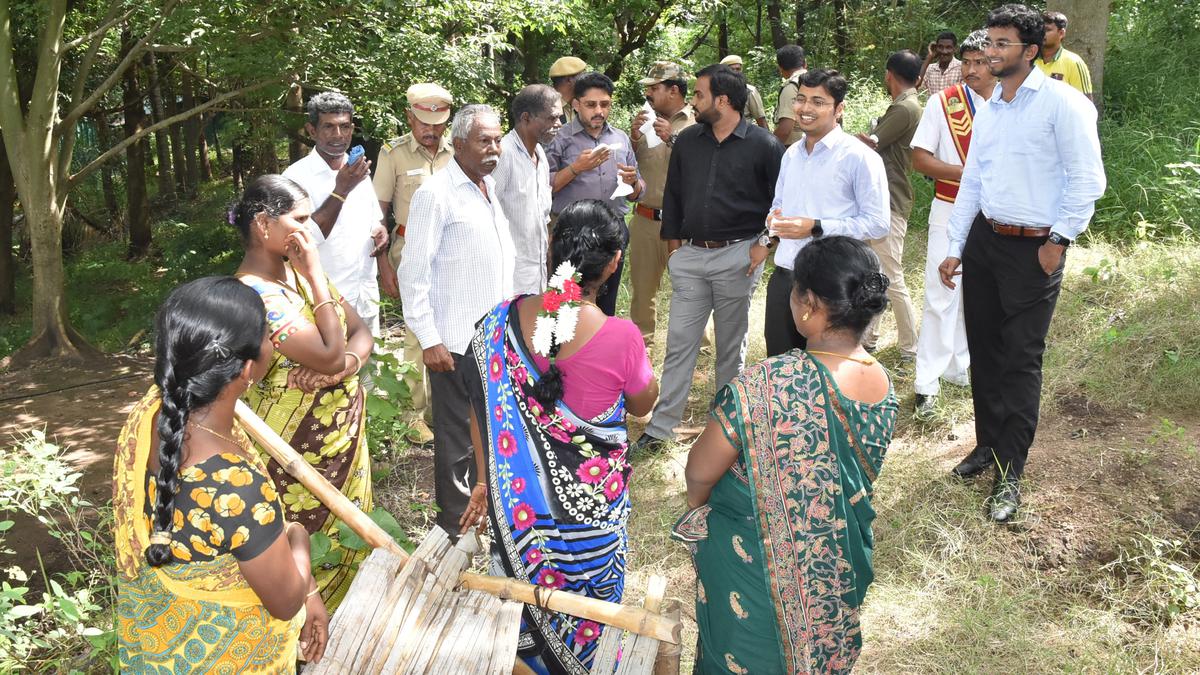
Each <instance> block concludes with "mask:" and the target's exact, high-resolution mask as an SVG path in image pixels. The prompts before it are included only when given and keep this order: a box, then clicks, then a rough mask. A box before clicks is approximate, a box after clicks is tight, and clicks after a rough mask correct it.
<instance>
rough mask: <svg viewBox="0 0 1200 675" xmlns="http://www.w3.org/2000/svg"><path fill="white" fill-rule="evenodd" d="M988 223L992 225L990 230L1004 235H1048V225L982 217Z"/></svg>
mask: <svg viewBox="0 0 1200 675" xmlns="http://www.w3.org/2000/svg"><path fill="white" fill-rule="evenodd" d="M983 219H984V220H986V221H987V224H988V225H991V226H992V232H995V233H996V234H1002V235H1004V236H1006V237H1049V236H1050V228H1049V227H1034V226H1032V225H1009V224H1008V223H1001V222H999V221H995V220H992V219H991V218H988V217H987V216H984V217H983Z"/></svg>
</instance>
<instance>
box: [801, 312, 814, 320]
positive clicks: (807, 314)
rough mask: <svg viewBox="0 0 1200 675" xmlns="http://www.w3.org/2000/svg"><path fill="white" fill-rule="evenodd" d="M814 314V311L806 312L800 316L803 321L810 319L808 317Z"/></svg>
mask: <svg viewBox="0 0 1200 675" xmlns="http://www.w3.org/2000/svg"><path fill="white" fill-rule="evenodd" d="M810 316H812V312H805V313H804V316H802V317H800V320H801V321H808V317H810Z"/></svg>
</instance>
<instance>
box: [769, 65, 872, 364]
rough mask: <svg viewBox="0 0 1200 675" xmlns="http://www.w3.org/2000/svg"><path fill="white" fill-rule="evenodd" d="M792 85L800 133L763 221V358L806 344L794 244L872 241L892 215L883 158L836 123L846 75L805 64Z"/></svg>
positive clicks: (782, 166)
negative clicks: (771, 263)
mask: <svg viewBox="0 0 1200 675" xmlns="http://www.w3.org/2000/svg"><path fill="white" fill-rule="evenodd" d="M798 84H799V89H798V90H797V91H796V98H795V103H794V105H793V107H794V114H795V116H796V126H797V128H798V129H799V130H800V131H802V132H803V134H804V135H803V136H801V137H800V140H798V141H796V142H795V143H793V144H792V145H791V147H789V148H788V149H787V152H786V153H784V155H783V161H782V163H781V164H780V167H779V178H778V179H777V180H776V183H775V197H774V201H773V202H772V204H771V216H770V218H769V220H768V225H769V227H770V234H771V236H772V237H778V239H779V249H778V250H777V251H776V252H775V271H774V272H773V273H772V274H771V280H770V281H768V282H767V308H766V322H765V326H764V333H765V337H766V341H767V356H775V355H777V354H782V353H784V352H786V351H788V350H789V349H796V348H799V349H804V347H805V345H806V341H805V339H804V336H803V335H801V334H800V332H799V331H797V330H796V324H795V322H793V321H792V312H791V309H790V307H791V306H790V305H789V298H790V297H791V294H792V271H793V270H792V266H793V265H794V264H795V262H796V254H798V253H800V249H802V248H804V247H805V246H806V245H808V243H809V242H810V241H812V240H813V238H814V237H820V236H822V235H826V234H828V235H835V234H841V235H846V236H849V237H854V238H855V239H862V240H864V241H865V240H868V239H878V238H880V237H883V236H884V235H886V234H887V233H888V228H889V221H890V218H891V215H890V214H891V209H890V204H889V197H888V176H887V171H886V169H885V168H884V165H883V159H882V158H880V156H879V153H877V152H875V151H874V150H871V149H870V148H868V147H867V146H865V145H863V144H862V143H859V142H858V141H857V140H855V138H854V137H853V136H851V135H850V134H847V133H846V132H844V131H842V127H841V126H840V125H838V119H839V118H840V117H841V116H842V110H843V109H844V108H845V105H846V104H845V102H844V100H845V98H846V90H847V89H848V85H847V83H846V78H845V77H842V76H841V75H840V74H838V72H837V71H836V70H810V71H808V72H807V73H805V74H803V75H801V76H800V80H799V82H798Z"/></svg>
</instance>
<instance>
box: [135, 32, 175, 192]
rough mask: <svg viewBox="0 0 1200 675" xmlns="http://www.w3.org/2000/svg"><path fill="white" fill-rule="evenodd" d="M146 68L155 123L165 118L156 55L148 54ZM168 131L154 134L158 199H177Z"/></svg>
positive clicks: (164, 130) (144, 62) (145, 62)
mask: <svg viewBox="0 0 1200 675" xmlns="http://www.w3.org/2000/svg"><path fill="white" fill-rule="evenodd" d="M142 65H144V66H145V70H146V77H147V78H148V79H149V82H150V112H151V114H152V115H153V119H154V121H155V122H160V121H162V120H163V119H164V118H163V97H162V87H161V86H160V85H159V82H158V80H159V77H158V68H156V67H155V63H154V55H153V54H146V57H145V59H144V60H143V62H142ZM167 134H168V132H167V130H166V129H160V130H159V131H156V132H154V151H155V156H156V157H157V158H158V198H159V199H174V198H175V176H174V175H173V172H172V171H171V143H170V141H169V140H168V138H167Z"/></svg>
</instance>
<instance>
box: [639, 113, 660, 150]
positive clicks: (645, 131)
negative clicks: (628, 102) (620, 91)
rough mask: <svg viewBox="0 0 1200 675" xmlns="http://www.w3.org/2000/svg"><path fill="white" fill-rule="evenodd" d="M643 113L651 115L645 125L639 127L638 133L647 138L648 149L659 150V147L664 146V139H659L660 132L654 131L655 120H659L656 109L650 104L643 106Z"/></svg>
mask: <svg viewBox="0 0 1200 675" xmlns="http://www.w3.org/2000/svg"><path fill="white" fill-rule="evenodd" d="M642 112H644V113H646V114H647V115H649V117H647V118H646V123H645V124H643V125H642V126H640V127H638V131H639V132H641V134H642V135H643V136H645V137H646V147H647V148H657V147H658V146H660V145H662V139H661V138H659V137H658V132H656V131H655V130H654V120H656V119H658V116H657V115H656V114H655V112H654V108H651V107H650V104H649V103H645V104H643V105H642Z"/></svg>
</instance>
